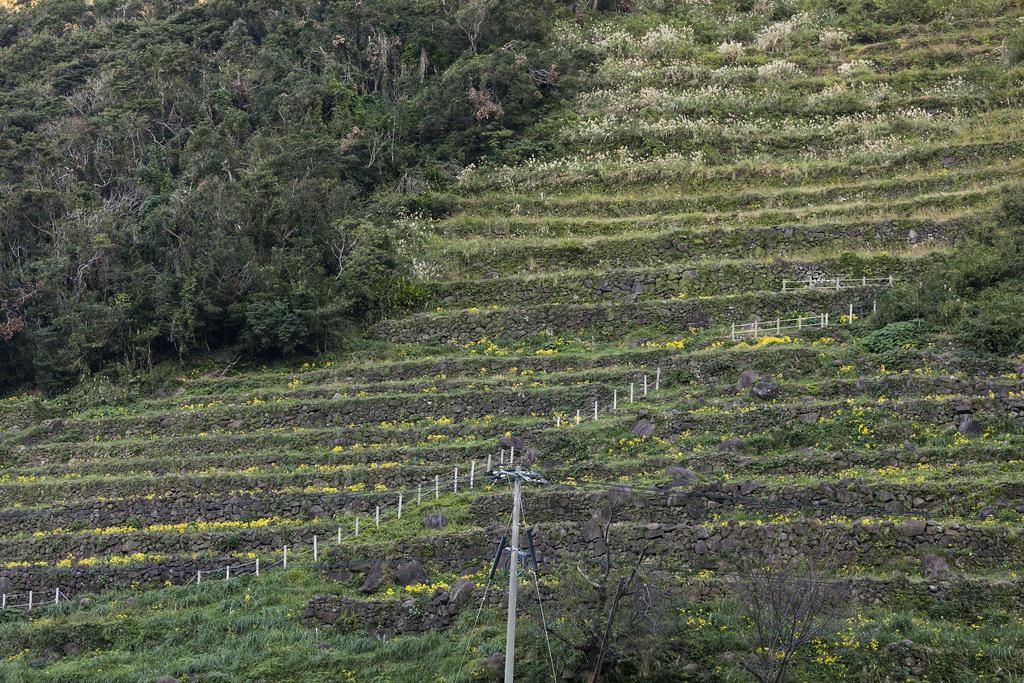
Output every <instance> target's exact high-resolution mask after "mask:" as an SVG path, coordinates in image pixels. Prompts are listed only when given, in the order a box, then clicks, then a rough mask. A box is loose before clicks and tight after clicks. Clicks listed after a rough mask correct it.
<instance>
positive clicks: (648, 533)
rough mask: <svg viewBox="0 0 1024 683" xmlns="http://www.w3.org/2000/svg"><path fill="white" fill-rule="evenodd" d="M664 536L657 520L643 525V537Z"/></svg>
mask: <svg viewBox="0 0 1024 683" xmlns="http://www.w3.org/2000/svg"><path fill="white" fill-rule="evenodd" d="M664 536H665V531H664V530H663V529H662V528H661V525H660V524H658V523H657V522H649V523H648V524H646V525H644V537H645V538H662V537H664Z"/></svg>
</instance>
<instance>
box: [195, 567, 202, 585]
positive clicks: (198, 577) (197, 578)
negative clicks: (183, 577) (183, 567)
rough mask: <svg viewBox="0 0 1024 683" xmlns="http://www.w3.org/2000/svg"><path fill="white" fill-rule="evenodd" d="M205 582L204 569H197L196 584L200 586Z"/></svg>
mask: <svg viewBox="0 0 1024 683" xmlns="http://www.w3.org/2000/svg"><path fill="white" fill-rule="evenodd" d="M202 582H203V570H202V569H199V570H197V571H196V585H197V586H198V585H199V584H201V583H202Z"/></svg>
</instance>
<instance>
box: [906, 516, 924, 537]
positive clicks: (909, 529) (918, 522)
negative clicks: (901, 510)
mask: <svg viewBox="0 0 1024 683" xmlns="http://www.w3.org/2000/svg"><path fill="white" fill-rule="evenodd" d="M927 528H928V522H926V521H924V520H923V519H908V520H906V521H905V522H903V526H902V531H903V535H904V536H907V537H909V538H913V537H915V536H923V535H924V532H925V530H926V529H927Z"/></svg>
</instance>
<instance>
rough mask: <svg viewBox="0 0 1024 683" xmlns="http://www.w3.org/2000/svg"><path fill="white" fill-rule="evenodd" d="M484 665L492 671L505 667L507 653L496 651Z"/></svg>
mask: <svg viewBox="0 0 1024 683" xmlns="http://www.w3.org/2000/svg"><path fill="white" fill-rule="evenodd" d="M484 666H486V667H487V668H488V669H490V670H491V671H501V670H502V669H504V668H505V655H503V654H502V653H500V652H495V653H494V654H493V655H491V656H490V657H488V658H487V661H485V662H484Z"/></svg>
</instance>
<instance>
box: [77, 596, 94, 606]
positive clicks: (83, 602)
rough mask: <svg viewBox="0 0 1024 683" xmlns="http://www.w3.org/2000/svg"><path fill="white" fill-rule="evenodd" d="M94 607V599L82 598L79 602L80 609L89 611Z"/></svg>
mask: <svg viewBox="0 0 1024 683" xmlns="http://www.w3.org/2000/svg"><path fill="white" fill-rule="evenodd" d="M90 607H92V598H82V599H81V600H79V601H78V609H89V608H90Z"/></svg>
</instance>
